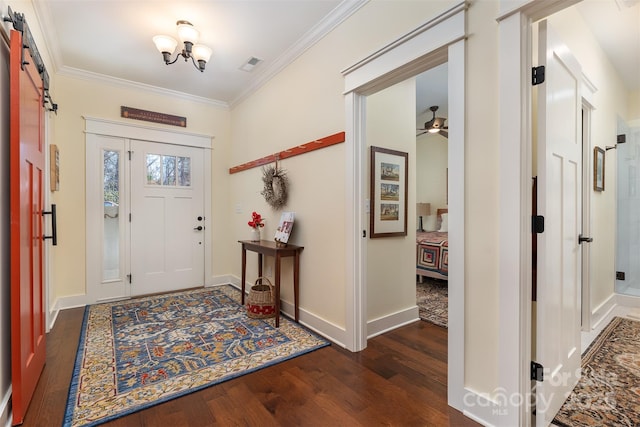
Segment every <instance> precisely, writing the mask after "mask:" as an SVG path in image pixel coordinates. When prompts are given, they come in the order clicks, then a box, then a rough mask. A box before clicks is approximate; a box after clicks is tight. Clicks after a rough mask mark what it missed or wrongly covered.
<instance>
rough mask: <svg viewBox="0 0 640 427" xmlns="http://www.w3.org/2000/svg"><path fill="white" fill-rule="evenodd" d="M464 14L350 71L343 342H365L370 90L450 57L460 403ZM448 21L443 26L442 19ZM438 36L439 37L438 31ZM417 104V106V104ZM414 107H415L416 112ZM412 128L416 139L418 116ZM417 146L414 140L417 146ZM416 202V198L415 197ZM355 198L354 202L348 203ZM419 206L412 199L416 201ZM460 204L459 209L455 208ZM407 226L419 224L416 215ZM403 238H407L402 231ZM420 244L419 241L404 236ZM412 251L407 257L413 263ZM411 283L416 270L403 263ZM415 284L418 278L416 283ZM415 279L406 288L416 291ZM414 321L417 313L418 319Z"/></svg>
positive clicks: (454, 372)
mask: <svg viewBox="0 0 640 427" xmlns="http://www.w3.org/2000/svg"><path fill="white" fill-rule="evenodd" d="M465 12H466V5H465V4H460V5H458V6H455V7H454V8H452V9H450V10H448V11H447V12H445V13H443V14H442V15H440V16H439V17H438V19H434V21H433V22H427V23H425V24H424V25H422V26H421V27H419V28H418V29H416V30H414V31H412V32H411V34H410V35H406V36H404V37H402V38H401V39H399V40H397V41H394V42H393V43H391V44H389V45H388V47H386V48H383V49H381V50H380V51H378V52H376V53H375V54H373V55H371V56H369V57H367V58H366V59H365V60H363V61H360V62H358V63H357V64H355V65H353V66H352V67H350V68H348V69H347V70H345V71H343V74H344V75H345V107H346V111H347V121H346V135H347V141H346V142H347V147H348V148H347V153H346V161H347V170H348V171H350V173H349V174H347V177H346V178H347V179H346V181H347V182H346V194H347V200H349V201H350V202H348V206H347V212H349V214H348V216H347V219H346V224H347V237H346V240H347V242H346V244H347V255H348V256H349V257H350V258H351V260H352V262H351V263H350V265H349V268H348V270H347V287H348V289H347V304H346V306H347V307H349V313H348V316H347V328H346V333H347V337H346V340H345V341H346V345H347V348H348V349H349V350H351V351H360V350H362V349H363V348H365V347H366V343H367V337H368V334H367V332H368V331H367V324H368V318H367V286H366V283H367V280H368V277H367V273H368V271H367V268H368V266H367V260H368V252H367V249H368V237H367V234H368V232H369V231H368V226H367V224H368V219H369V215H368V212H367V209H366V201H367V198H368V193H367V191H366V190H367V188H368V187H367V184H366V183H367V180H368V178H367V172H368V167H367V162H368V156H367V154H368V150H367V147H368V142H367V123H366V122H367V117H366V107H367V102H366V101H367V96H369V95H372V94H374V93H376V92H379V91H381V90H383V89H386V88H388V87H390V86H393V85H394V84H397V83H399V82H403V81H405V80H407V79H408V78H411V77H415V76H416V75H418V74H420V73H422V72H423V71H426V70H429V69H431V68H433V67H436V66H438V65H441V64H443V63H445V62H447V63H448V72H447V76H448V100H449V121H450V123H456V126H455V128H452V129H450V130H449V139H448V144H449V160H448V161H449V163H448V167H449V183H448V189H449V201H448V202H449V205H451V210H452V212H451V214H450V216H449V223H450V224H451V231H450V232H449V247H450V254H451V256H450V263H449V271H450V274H449V298H450V301H451V303H450V305H449V316H448V317H449V328H448V337H449V339H448V344H449V350H450V351H449V352H448V396H449V397H448V401H449V404H450V405H451V406H453V407H454V408H456V409H460V410H463V408H464V401H463V399H464V395H465V392H466V390H465V388H464V341H465V340H464V286H465V282H464V278H465V275H464V271H465V260H464V234H465V233H464V156H465V150H464V144H465V108H464V99H465V96H464V94H465ZM443 24H444V25H443ZM436 34H437V36H436ZM412 108H415V105H414V106H412ZM414 113H415V111H414ZM411 121H412V124H411V128H410V132H411V136H410V138H412V139H413V141H414V142H413V143H414V144H415V134H414V133H413V132H414V131H415V114H414V116H413V118H412V119H411ZM414 147H415V145H414ZM413 202H415V200H413ZM349 203H350V205H349ZM414 206H415V205H414ZM454 207H455V209H454ZM411 217H412V218H413V219H412V221H410V224H413V223H414V221H413V220H414V219H415V214H412V215H411ZM405 239H406V237H405ZM407 244H408V246H409V247H411V248H413V249H414V250H415V240H414V239H413V238H412V239H410V240H408V241H407ZM414 261H415V255H414V256H412V257H411V258H409V264H408V265H409V266H410V265H411V263H413V262H414ZM404 271H406V272H407V274H408V275H409V276H410V277H411V279H409V282H411V281H413V280H414V279H413V278H414V277H415V275H414V274H413V272H411V270H410V268H405V270H404ZM414 283H415V282H414ZM413 286H414V284H412V286H411V288H409V289H410V291H409V292H412V293H413V292H415V290H414V288H413ZM414 319H415V317H414Z"/></svg>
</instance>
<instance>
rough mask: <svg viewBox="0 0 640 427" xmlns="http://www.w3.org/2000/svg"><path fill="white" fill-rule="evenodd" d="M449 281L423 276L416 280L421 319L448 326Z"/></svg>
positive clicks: (444, 326)
mask: <svg viewBox="0 0 640 427" xmlns="http://www.w3.org/2000/svg"><path fill="white" fill-rule="evenodd" d="M448 291H449V289H448V282H447V281H446V280H439V279H432V278H429V277H422V281H420V280H417V281H416V303H417V305H418V309H419V314H420V319H422V320H424V321H426V322H430V323H433V324H434V325H437V326H441V327H443V328H446V327H447V324H448V313H449V310H448V305H449V304H448V299H449V298H448Z"/></svg>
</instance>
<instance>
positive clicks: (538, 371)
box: [531, 360, 544, 382]
mask: <svg viewBox="0 0 640 427" xmlns="http://www.w3.org/2000/svg"><path fill="white" fill-rule="evenodd" d="M531 380H535V381H539V382H542V381H544V366H542V365H541V364H539V363H537V362H534V361H533V360H532V361H531Z"/></svg>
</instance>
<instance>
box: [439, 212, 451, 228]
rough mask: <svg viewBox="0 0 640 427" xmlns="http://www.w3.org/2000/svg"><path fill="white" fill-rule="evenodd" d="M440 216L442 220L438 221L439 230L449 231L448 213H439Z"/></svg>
mask: <svg viewBox="0 0 640 427" xmlns="http://www.w3.org/2000/svg"><path fill="white" fill-rule="evenodd" d="M440 216H441V217H442V222H441V223H440V230H438V231H440V232H442V233H445V232H448V231H449V214H448V213H443V214H441V215H440Z"/></svg>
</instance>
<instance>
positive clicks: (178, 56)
mask: <svg viewBox="0 0 640 427" xmlns="http://www.w3.org/2000/svg"><path fill="white" fill-rule="evenodd" d="M180 55H181V54H180V53H178V54H177V55H176V58H175V59H174V60H173V61H171V62H169V60H168V59H167V60H165V61H164V63H165V64H167V65H171V64H175V63H176V61H177V60H178V58H180Z"/></svg>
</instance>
